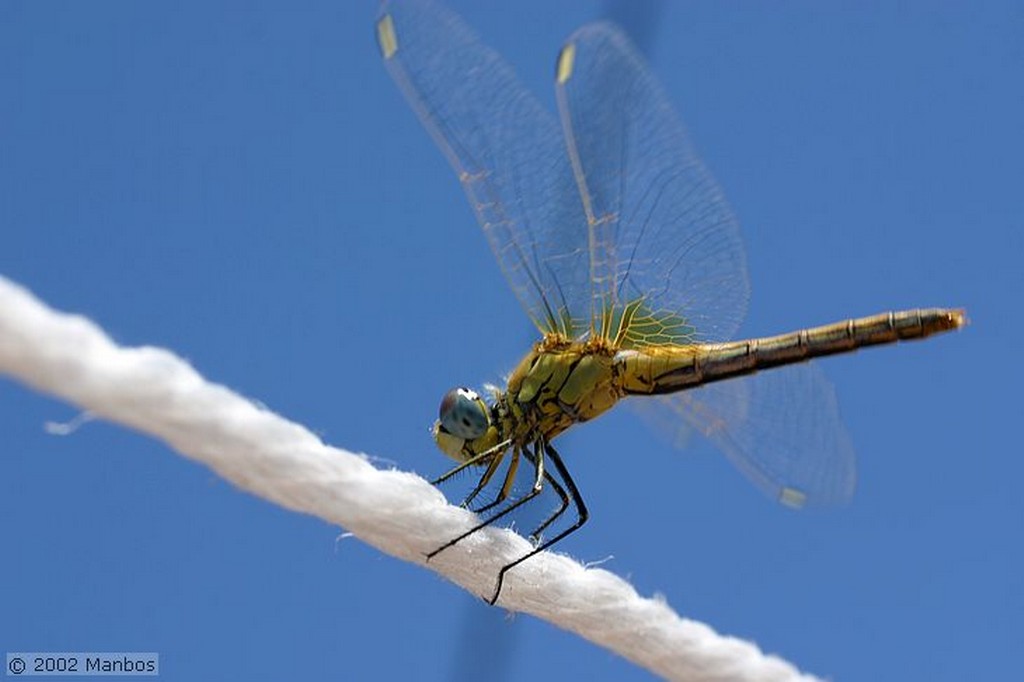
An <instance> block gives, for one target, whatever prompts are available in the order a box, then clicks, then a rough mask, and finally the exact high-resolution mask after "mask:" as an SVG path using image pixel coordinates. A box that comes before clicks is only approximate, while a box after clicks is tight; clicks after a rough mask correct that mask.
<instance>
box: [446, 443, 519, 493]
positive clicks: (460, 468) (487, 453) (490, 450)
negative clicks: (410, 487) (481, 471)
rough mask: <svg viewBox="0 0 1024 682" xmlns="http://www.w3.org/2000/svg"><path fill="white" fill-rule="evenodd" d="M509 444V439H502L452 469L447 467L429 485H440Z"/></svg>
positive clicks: (504, 448)
mask: <svg viewBox="0 0 1024 682" xmlns="http://www.w3.org/2000/svg"><path fill="white" fill-rule="evenodd" d="M511 444H512V441H511V440H504V441H502V442H500V443H498V444H497V445H495V446H494V447H493V448H488V449H486V450H484V451H483V452H481V453H480V454H478V455H474V456H473V457H470V458H469V459H467V460H466V461H465V462H462V463H461V464H459V465H458V466H457V467H455V468H454V469H449V470H448V471H446V472H444V473H443V474H441V475H440V476H438V477H437V478H435V479H434V480H433V481H431V482H430V485H441V484H442V483H444V482H445V481H447V480H448V479H450V478H451V477H452V476H454V475H455V474H457V473H459V472H460V471H465V470H466V469H468V468H469V467H471V466H475V465H477V464H482V463H483V462H485V461H487V459H488V458H490V457H494V456H495V455H497V454H498V453H500V452H502V451H503V450H506V449H507V448H508V446H509V445H511Z"/></svg>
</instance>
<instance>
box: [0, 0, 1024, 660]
mask: <svg viewBox="0 0 1024 682" xmlns="http://www.w3.org/2000/svg"><path fill="white" fill-rule="evenodd" d="M451 5H452V6H454V7H455V8H456V9H458V10H459V11H460V13H462V14H463V16H464V17H465V18H466V19H467V20H468V21H469V22H470V23H471V24H472V25H474V26H475V27H476V28H477V29H478V30H479V31H480V33H481V34H482V35H483V37H484V39H485V40H486V41H487V42H489V43H490V44H491V45H493V46H494V47H496V48H497V49H498V50H499V51H500V52H501V53H502V54H504V55H505V56H506V58H507V59H508V60H509V61H510V62H511V63H512V64H513V65H514V66H515V68H516V69H517V70H518V72H519V73H520V75H521V76H522V78H523V80H524V82H525V83H526V84H527V85H528V86H529V87H530V88H532V89H534V90H535V92H536V93H537V94H538V96H539V97H540V98H541V101H542V102H544V103H545V104H548V105H550V106H552V108H553V96H552V94H551V85H550V74H551V73H552V64H553V60H554V56H555V54H556V52H557V49H558V47H559V45H560V44H561V41H562V40H563V39H564V38H565V37H566V36H567V35H568V34H569V33H570V32H571V31H572V30H573V29H575V28H576V27H577V26H579V25H581V24H583V23H585V22H586V21H588V20H590V19H593V18H595V17H597V16H599V15H600V14H601V13H602V11H603V7H602V6H601V5H599V4H597V3H584V2H579V3H572V4H568V3H566V4H552V3H543V2H539V1H531V2H524V3H516V4H515V5H514V6H513V4H512V3H496V2H479V3H470V2H452V3H451ZM375 15H376V5H375V3H372V2H360V3H357V2H351V3H349V2H344V3H327V2H321V3H316V2H310V3H303V4H302V6H301V8H295V7H291V6H289V5H286V4H285V3H279V4H275V3H230V2H228V3H209V2H202V3H199V2H187V3H176V4H174V5H156V4H152V3H134V2H94V3H63V4H57V3H34V2H6V3H4V4H3V5H2V6H0V84H2V86H0V273H2V274H3V275H4V276H7V277H10V278H12V279H14V280H16V281H19V282H21V283H23V284H25V285H27V286H28V287H30V288H31V289H32V290H34V291H35V292H36V293H37V294H38V295H40V296H41V297H42V298H43V299H44V300H46V301H48V302H49V303H50V304H52V305H54V306H56V307H58V308H61V309H66V310H71V311H77V312H81V313H84V314H86V315H88V316H90V317H92V318H93V319H95V320H96V321H97V322H99V323H100V324H101V325H102V326H103V327H104V328H106V329H107V330H108V331H109V332H110V333H111V334H112V335H113V336H114V337H115V339H116V340H118V341H119V342H121V343H125V344H155V345H162V346H166V347H168V348H171V349H173V350H174V351H176V352H177V353H179V354H181V355H182V356H184V357H187V358H188V359H189V360H190V361H191V362H192V363H193V364H194V365H195V366H196V367H197V368H198V369H199V370H200V371H201V372H203V373H204V374H205V375H206V376H208V377H209V378H211V379H212V380H214V381H218V382H221V383H224V384H226V385H228V386H230V387H232V388H234V389H236V390H238V391H240V392H243V393H245V394H246V395H249V396H251V397H253V398H256V399H258V400H260V401H262V402H264V403H265V404H267V405H268V406H269V407H270V408H271V409H273V410H275V411H278V412H280V413H281V414H283V415H285V416H287V417H289V418H291V419H294V420H296V421H298V422H300V423H303V424H306V425H307V426H309V427H310V428H312V429H314V430H315V431H317V432H318V433H320V434H321V435H322V436H323V438H324V439H325V440H326V441H328V442H330V443H332V444H336V445H339V446H341V447H345V448H349V449H354V450H359V451H364V452H367V453H371V454H373V455H375V456H378V457H381V458H385V459H386V460H391V461H393V462H395V463H396V465H397V466H399V467H401V468H404V469H411V470H415V471H418V472H421V473H423V474H424V475H427V476H430V475H433V474H437V473H439V472H441V471H443V470H444V469H445V468H446V466H447V462H446V461H445V459H444V458H443V457H442V456H441V455H440V454H439V453H437V452H436V450H435V449H434V446H433V444H432V442H431V440H430V438H429V435H428V433H427V427H428V426H429V424H430V422H431V421H432V420H433V418H434V417H435V414H436V406H437V403H438V401H439V399H440V396H441V395H442V393H443V392H444V391H445V390H447V389H448V388H449V387H450V386H452V385H455V384H459V383H469V384H474V385H479V384H481V383H483V382H485V381H496V380H498V379H499V378H500V376H501V375H502V374H503V373H504V372H505V371H507V370H508V369H509V368H511V367H512V366H513V365H514V363H515V362H516V361H517V360H518V359H519V357H520V355H521V354H522V353H523V352H525V350H526V349H527V348H528V346H529V344H530V343H531V342H532V340H533V332H532V331H531V328H530V326H529V324H528V322H527V319H526V317H525V315H524V314H523V313H522V311H521V310H520V309H519V308H518V306H517V303H516V302H515V299H514V298H513V296H512V294H511V292H510V291H509V290H508V288H507V287H506V285H505V283H504V282H503V280H502V278H501V275H500V272H499V270H498V267H497V265H496V263H495V262H494V260H493V257H492V256H491V253H490V251H489V249H488V247H487V244H486V243H485V240H484V239H483V237H482V235H481V234H480V232H479V230H478V228H477V227H476V225H475V223H474V220H473V217H472V213H471V211H470V209H469V207H468V205H467V203H466V201H465V198H464V196H463V194H462V190H461V188H460V187H459V185H458V183H457V182H456V180H455V178H454V176H453V175H452V174H451V173H450V171H449V169H448V167H447V165H446V163H445V161H444V159H443V158H442V157H441V155H440V154H439V153H438V152H437V150H436V149H435V148H434V146H433V144H432V142H431V141H430V139H429V138H428V136H427V134H426V133H425V132H424V131H423V129H422V128H421V126H420V125H419V123H418V122H417V121H416V119H415V117H414V116H413V115H412V114H411V113H410V111H409V109H408V107H407V106H406V104H405V102H404V100H403V99H402V98H401V97H400V95H399V93H398V92H397V89H396V88H395V86H394V84H393V83H392V82H391V80H390V78H389V77H388V75H387V73H386V72H385V70H384V68H383V66H382V65H381V64H380V63H379V58H378V54H377V50H376V46H375V44H374V41H373V30H372V29H373V22H374V18H375ZM1022 31H1024V11H1022V10H1021V9H1020V6H1019V5H1017V4H1015V3H998V2H990V3H983V4H968V3H942V4H938V5H937V4H936V3H925V2H919V3H901V4H899V5H895V4H890V3H857V4H853V3H848V4H838V3H828V4H821V3H790V4H786V5H784V6H780V5H777V4H772V6H771V7H770V8H769V7H768V6H767V5H764V4H762V3H728V4H722V3H701V4H691V3H671V4H669V3H666V4H665V6H663V7H662V12H661V14H660V15H659V16H658V17H657V22H656V24H655V26H654V27H653V30H652V31H651V46H652V47H651V54H652V59H653V69H654V71H655V72H656V73H657V74H658V75H659V77H660V78H661V79H662V80H663V82H664V84H665V87H666V89H667V91H668V92H669V93H670V97H671V99H672V101H673V103H674V104H675V105H676V106H677V107H678V108H679V110H680V111H681V112H682V114H683V117H684V119H685V120H686V122H687V124H688V126H689V128H690V131H691V133H692V135H693V139H694V142H695V144H696V146H697V148H698V149H699V150H700V153H701V156H702V157H703V159H704V160H705V162H706V163H707V165H708V166H709V167H710V169H711V170H712V172H713V173H714V174H715V176H716V177H717V178H718V180H719V181H720V183H721V185H722V186H723V187H724V188H725V191H726V194H727V196H728V197H729V200H730V203H731V204H732V206H733V208H734V210H735V212H736V213H737V214H738V216H739V219H740V221H741V224H742V226H743V229H744V234H745V236H746V241H747V246H748V259H749V269H750V276H751V281H752V286H753V295H752V299H751V305H750V313H749V315H748V318H747V322H746V324H745V325H744V328H743V330H742V331H743V333H749V334H770V333H778V332H782V331H788V330H791V329H795V328H799V327H801V326H809V325H814V324H820V323H824V322H831V321H834V320H838V319H842V318H845V317H849V316H856V315H864V314H870V313H874V312H881V311H884V310H888V309H898V308H905V307H916V306H932V305H954V306H965V307H966V308H967V309H968V314H969V316H970V318H971V320H972V324H971V326H969V327H968V328H967V329H966V330H965V331H963V332H962V333H959V334H955V335H951V336H945V337H941V338H938V339H935V340H932V341H929V342H926V343H921V344H904V345H902V346H899V347H889V348H884V349H878V350H870V351H866V352H861V353H858V354H855V355H853V356H847V357H842V358H835V359H830V360H828V361H826V362H825V363H824V365H823V366H824V367H825V369H826V371H827V372H828V374H829V376H830V378H831V379H832V381H833V382H834V383H835V385H836V389H837V392H838V395H839V399H840V404H841V408H842V412H843V416H844V419H845V421H846V424H847V426H848V427H849V429H850V432H851V434H852V437H853V440H854V443H855V445H856V447H857V450H858V454H859V466H860V479H859V489H858V492H857V496H856V498H855V499H854V501H853V503H852V504H851V505H849V506H848V507H845V508H842V509H839V510H833V511H828V512H816V513H811V512H807V513H794V512H792V511H789V510H786V509H784V508H781V507H774V506H772V505H771V504H770V503H768V502H767V501H765V500H764V499H763V498H762V497H761V496H760V495H759V494H758V493H757V492H756V490H755V489H754V488H753V486H750V485H749V484H748V483H747V482H746V481H745V480H744V479H743V478H742V477H741V476H740V475H739V474H737V473H736V472H735V471H734V470H733V469H731V468H730V467H729V465H728V463H727V462H726V461H725V459H724V458H722V457H720V456H718V455H716V454H715V453H714V452H713V451H712V450H710V449H709V448H706V447H703V446H698V447H695V448H693V451H692V452H690V453H680V452H678V451H675V450H672V449H669V448H668V447H666V446H665V445H664V444H663V441H661V440H660V439H658V438H657V437H656V436H655V435H654V434H653V433H651V432H649V431H648V430H647V429H646V428H645V426H644V424H643V423H642V422H641V421H639V420H636V419H635V418H634V416H633V415H632V414H631V413H630V412H629V411H628V410H620V411H616V412H614V413H612V414H610V415H609V416H607V417H605V418H603V419H602V420H600V421H598V422H595V423H594V424H591V425H588V426H587V428H584V429H579V430H577V431H574V432H573V433H572V434H571V435H569V436H567V437H566V440H565V441H564V442H563V444H562V448H561V450H562V453H563V455H564V456H565V458H566V460H567V463H568V464H569V466H570V467H571V468H572V471H573V473H574V476H575V478H576V481H577V483H578V484H579V486H580V488H581V490H582V491H583V493H584V495H585V496H586V499H587V501H588V503H589V506H590V509H591V512H592V515H593V516H592V520H591V522H590V523H589V524H588V525H587V527H586V528H585V529H584V530H582V531H581V532H580V533H578V534H577V535H575V536H574V537H572V538H571V539H570V540H568V541H566V542H565V543H564V544H563V545H561V546H560V549H561V550H562V551H565V552H568V553H570V554H572V555H573V556H575V557H577V558H580V559H581V560H585V561H598V560H601V559H605V558H607V557H609V556H611V557H613V558H612V559H611V560H610V561H608V562H607V563H605V564H604V566H605V567H606V568H609V569H610V570H613V571H615V572H617V573H620V574H622V575H627V576H630V578H631V579H632V581H633V582H634V583H635V584H636V586H637V587H638V589H639V590H640V591H641V592H643V593H645V594H651V593H655V592H658V593H661V594H664V595H665V596H666V598H667V599H668V600H669V602H670V603H671V604H673V605H674V606H675V607H676V608H677V609H678V610H679V611H680V612H681V613H683V614H684V615H687V616H690V617H693V618H696V619H699V620H702V621H705V622H707V623H709V624H711V625H712V626H714V627H715V628H717V629H719V630H720V631H723V632H725V633H728V634H734V635H737V636H741V637H745V638H749V639H753V640H755V641H756V642H758V643H759V644H760V645H761V646H762V647H764V648H765V649H767V650H769V651H773V652H777V653H779V654H781V655H783V656H785V657H786V658H789V659H790V660H792V661H794V662H795V663H796V664H798V665H799V666H800V667H801V668H802V669H805V670H808V671H810V672H814V673H817V674H820V675H829V676H832V677H834V678H836V679H840V680H843V679H874V680H885V679H930V680H960V679H1007V678H1008V677H1009V676H1010V673H1011V671H1013V672H1017V671H1019V655H1018V654H1019V651H1020V650H1021V647H1022V646H1024V578H1022V576H1024V550H1022V549H1021V543H1020V533H1021V525H1022V522H1024V502H1022V499H1024V495H1021V492H1020V486H1021V481H1022V480H1024V462H1022V460H1021V457H1020V453H1021V447H1020V439H1019V434H1018V429H1017V427H1018V426H1019V423H1020V421H1021V419H1022V417H1024V411H1022V409H1021V407H1020V400H1019V390H1018V386H1019V383H1020V381H1021V380H1022V379H1024V377H1022V372H1021V369H1020V365H1019V362H1017V356H1018V355H1019V348H1020V343H1021V341H1020V338H1021V334H1022V333H1024V324H1022V323H1021V322H1020V320H1019V319H1018V318H1016V317H1015V313H1016V311H1017V310H1018V309H1019V307H1020V306H1019V295H1020V292H1021V291H1022V287H1024V276H1022V274H1021V273H1022V266H1021V259H1022V256H1024V248H1022V242H1024V238H1022V236H1021V234H1022V232H1021V229H1020V228H1021V225H1022V221H1024V198H1022V197H1024V194H1022V193H1021V189H1020V187H1021V178H1022V177H1024V164H1022V161H1021V159H1022V158H1024V133H1022V129H1021V124H1020V122H1021V121H1022V120H1024V95H1022V88H1021V77H1020V74H1021V73H1022V72H1024V50H1022V48H1021V44H1020V40H1019V36H1020V35H1021V33H1022ZM453 291H458V293H459V303H458V304H457V305H454V304H453V303H452V302H451V301H452V297H451V292H453ZM76 413H77V410H76V409H75V408H74V407H70V406H68V405H66V404H63V403H61V402H58V401H54V400H51V399H49V398H46V397H43V396H40V395H37V394H35V393H32V392H31V391H28V390H27V389H25V388H23V387H22V386H20V385H17V384H14V383H11V382H10V381H7V380H3V381H0V433H2V434H3V448H2V450H3V456H2V457H0V533H2V537H3V541H4V547H5V551H4V552H3V553H2V554H0V604H2V608H0V646H2V647H3V649H4V650H5V651H15V650H23V651H24V650H37V651H46V650H50V651H62V650H63V651H75V650H99V651H158V652H160V653H161V668H162V670H163V675H162V676H163V677H164V678H166V679H199V678H206V679H213V678H228V679H230V678H232V677H241V676H242V675H245V676H246V677H247V678H249V679H281V678H282V677H285V676H295V677H301V678H304V679H389V678H397V677H398V676H400V675H401V676H413V675H415V677H416V679H425V680H430V679H437V680H442V679H452V678H453V677H454V676H455V675H456V673H458V671H465V670H468V671H470V676H471V677H472V676H476V675H481V674H483V673H484V672H486V673H487V674H489V675H492V676H495V677H499V678H500V676H501V675H504V676H505V678H506V679H525V678H527V677H530V678H532V679H547V678H554V677H564V676H566V675H572V676H573V677H582V676H584V675H586V676H588V677H590V678H593V679H609V680H611V679H615V680H624V679H645V678H646V677H647V674H646V673H644V672H642V671H639V670H637V669H635V668H634V667H633V666H632V665H631V664H629V663H627V662H625V661H623V660H620V659H618V658H616V657H615V656H613V655H612V654H609V653H607V652H605V651H603V650H600V649H597V648H595V647H594V646H592V645H590V644H588V643H586V642H583V641H582V640H580V639H578V638H577V637H575V636H573V635H570V634H567V633H564V632H561V631H558V630H556V629H554V628H553V627H551V626H549V625H547V624H545V623H542V622H538V621H536V620H534V619H533V618H530V617H527V616H521V615H520V616H516V617H514V618H505V614H504V613H503V612H501V611H499V610H494V609H489V608H488V607H486V606H484V605H483V604H482V603H479V602H478V601H477V600H476V599H474V598H473V597H471V596H470V595H467V594H465V593H463V592H462V591H461V590H459V589H458V588H456V587H454V586H452V585H450V584H448V583H446V582H444V581H443V580H442V579H440V578H438V577H436V576H435V575H434V574H433V573H431V572H429V571H424V570H422V569H420V568H417V567H414V566H411V565H407V564H404V563H401V562H399V561H397V560H394V559H391V558H389V557H387V556H383V555H381V554H380V553H378V552H377V551H376V550H373V549H371V548H368V547H366V546H364V545H362V544H361V543H360V542H359V541H358V540H355V539H345V540H338V537H339V535H340V533H341V530H340V529H338V528H336V527H331V526H328V525H327V524H325V523H323V522H320V521H318V520H316V519H312V518H308V517H303V516H299V515H296V514H292V513H289V512H286V511H283V510H281V509H278V508H276V507H274V506H272V505H270V504H269V503H265V502H263V501H261V500H258V499H254V498H252V497H250V496H248V495H246V494H243V493H241V492H239V491H237V490H235V489H234V488H232V486H230V485H229V484H227V483H225V482H224V481H221V480H220V479H218V477H217V476H216V475H215V474H213V473H212V472H210V471H209V470H207V469H205V468H203V467H201V466H198V465H196V464H194V463H192V462H190V461H186V460H184V459H183V458H181V457H179V456H177V455H175V454H174V453H172V452H171V451H170V450H168V448H167V447H165V446H164V445H162V444H160V443H157V442H154V441H151V440H149V439H147V438H145V437H142V436H140V435H137V434H135V433H131V432H127V431H125V430H123V429H121V428H119V427H115V426H111V425H109V424H105V423H99V422H93V423H90V424H88V425H86V426H84V427H83V428H81V429H80V430H79V431H77V432H76V433H74V434H73V435H71V436H69V437H56V436H52V435H48V434H46V433H45V432H44V430H43V424H44V422H46V421H50V420H56V421H65V420H69V419H71V418H73V417H74V416H75V415H76Z"/></svg>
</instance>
